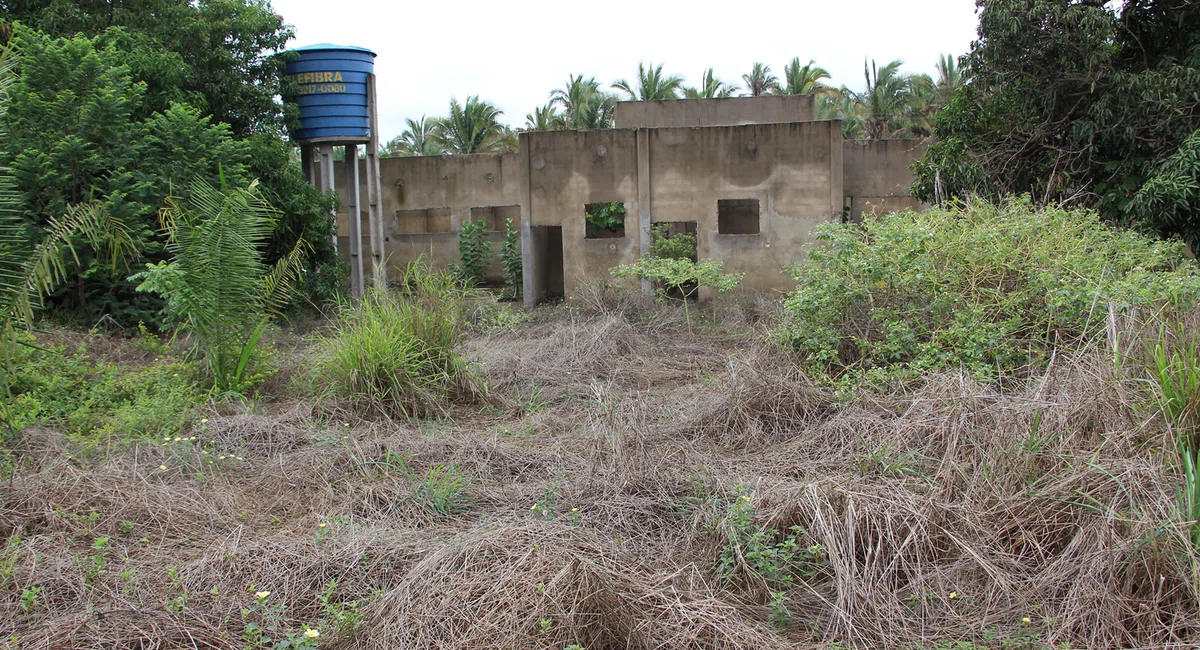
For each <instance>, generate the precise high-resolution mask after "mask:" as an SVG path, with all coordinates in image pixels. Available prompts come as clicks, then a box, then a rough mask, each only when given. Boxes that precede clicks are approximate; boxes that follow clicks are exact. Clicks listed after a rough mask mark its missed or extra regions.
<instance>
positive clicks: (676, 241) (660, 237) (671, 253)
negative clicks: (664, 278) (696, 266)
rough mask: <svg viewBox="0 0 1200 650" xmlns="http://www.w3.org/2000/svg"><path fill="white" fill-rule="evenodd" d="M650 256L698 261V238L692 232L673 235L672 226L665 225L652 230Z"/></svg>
mask: <svg viewBox="0 0 1200 650" xmlns="http://www.w3.org/2000/svg"><path fill="white" fill-rule="evenodd" d="M650 256H651V257H659V258H664V259H675V260H692V261H693V262H694V261H696V236H695V235H693V234H692V233H690V232H681V233H679V234H677V235H675V236H672V235H671V226H670V225H668V224H665V223H660V224H656V225H654V226H653V227H652V228H651V229H650Z"/></svg>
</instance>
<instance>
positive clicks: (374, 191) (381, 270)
mask: <svg viewBox="0 0 1200 650" xmlns="http://www.w3.org/2000/svg"><path fill="white" fill-rule="evenodd" d="M367 113H368V114H369V115H370V116H371V139H370V141H368V142H367V224H368V230H370V234H371V269H372V278H386V277H387V267H386V266H385V265H386V264H387V260H386V254H387V251H386V249H385V246H386V242H385V241H384V239H383V197H382V192H383V190H382V188H381V187H380V183H381V180H380V175H379V113H378V107H377V106H376V102H375V75H368V76H367ZM354 187H355V190H356V191H357V188H358V185H357V183H356V184H355V186H354Z"/></svg>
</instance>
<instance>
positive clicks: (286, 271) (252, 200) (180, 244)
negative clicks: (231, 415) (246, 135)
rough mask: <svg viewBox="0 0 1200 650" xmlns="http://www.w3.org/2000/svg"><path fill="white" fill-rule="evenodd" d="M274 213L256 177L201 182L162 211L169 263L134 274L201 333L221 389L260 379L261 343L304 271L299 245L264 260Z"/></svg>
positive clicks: (174, 315) (176, 318)
mask: <svg viewBox="0 0 1200 650" xmlns="http://www.w3.org/2000/svg"><path fill="white" fill-rule="evenodd" d="M276 216H277V213H276V212H275V210H274V209H273V208H272V207H271V206H270V205H269V204H267V203H266V201H265V200H263V198H262V196H261V195H260V193H259V190H258V184H257V183H251V184H250V186H249V187H247V188H245V189H241V188H235V189H228V188H225V187H224V186H222V187H221V188H220V189H217V188H214V187H212V186H211V185H209V184H207V183H205V182H204V181H203V180H197V181H196V182H195V183H193V186H192V192H191V197H190V199H189V200H187V201H181V200H179V199H175V198H171V199H168V202H167V207H166V208H165V209H164V210H163V212H162V224H163V231H164V233H165V236H166V239H167V250H168V251H170V253H171V255H172V260H171V262H170V263H166V262H160V263H158V264H147V265H146V270H145V271H143V272H141V273H138V274H136V275H134V276H132V277H131V278H130V280H134V281H140V284H139V285H138V287H137V290H138V291H148V292H152V293H157V294H160V295H162V296H163V297H164V298H166V307H165V311H166V313H167V317H168V320H169V321H173V322H177V323H179V324H180V326H181V327H183V329H184V330H185V331H187V332H189V333H190V334H192V335H194V336H195V337H196V343H197V347H198V350H199V353H200V355H201V356H202V358H203V359H204V361H205V363H206V364H207V367H208V370H209V372H210V373H211V375H212V380H213V388H214V389H215V390H217V391H218V392H241V391H243V390H245V389H246V388H248V387H249V386H250V385H252V384H253V382H254V380H255V379H257V378H258V377H256V376H255V375H254V374H253V373H252V372H251V368H250V365H251V361H252V360H253V357H254V352H255V348H256V347H257V346H258V342H259V340H260V338H261V337H262V335H263V333H264V332H265V331H266V329H267V326H268V325H270V323H271V318H272V317H274V316H277V315H278V314H279V312H280V310H281V309H282V308H283V307H284V306H286V305H287V302H288V299H289V298H290V295H291V293H292V283H293V282H295V281H296V280H297V279H298V278H299V276H300V270H301V268H302V266H303V263H304V251H303V250H302V249H301V248H300V246H299V245H298V246H297V247H296V248H294V249H292V252H291V253H290V254H288V255H287V256H285V257H283V258H281V259H280V260H279V261H278V262H277V263H276V264H275V266H274V267H270V266H267V265H266V264H264V263H263V261H262V254H261V252H260V251H261V248H262V244H263V243H264V242H265V241H266V240H267V239H268V238H269V237H270V236H271V232H272V228H273V225H274V220H275V217H276Z"/></svg>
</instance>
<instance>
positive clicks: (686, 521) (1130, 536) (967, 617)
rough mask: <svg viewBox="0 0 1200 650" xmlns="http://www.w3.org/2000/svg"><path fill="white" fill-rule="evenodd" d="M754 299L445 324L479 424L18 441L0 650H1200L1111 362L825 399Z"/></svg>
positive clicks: (621, 298) (1125, 392)
mask: <svg viewBox="0 0 1200 650" xmlns="http://www.w3.org/2000/svg"><path fill="white" fill-rule="evenodd" d="M774 309H775V307H773V306H772V304H771V303H770V302H768V301H765V300H758V299H751V298H738V299H737V300H733V299H731V300H728V301H726V303H725V305H724V307H723V310H724V311H723V312H722V314H721V315H720V317H719V318H718V321H717V325H716V326H715V327H707V328H704V327H698V328H695V331H694V332H689V330H688V327H687V325H686V324H685V322H684V321H683V315H682V314H681V313H680V312H679V310H678V309H677V308H674V307H672V306H669V305H667V306H664V305H657V304H654V303H648V302H644V301H642V300H641V299H638V298H630V297H628V296H625V295H623V294H620V293H617V292H613V291H611V290H595V291H593V292H591V293H589V294H588V295H587V296H583V297H581V298H580V299H579V300H578V304H577V305H576V306H574V307H551V308H546V309H542V310H539V311H537V312H535V314H534V317H533V319H532V320H530V321H529V322H526V323H521V324H517V325H513V326H510V327H503V328H495V329H491V330H486V331H484V330H479V331H475V332H474V333H473V334H471V335H470V336H469V338H468V341H467V342H466V347H465V353H466V356H467V357H469V358H470V359H473V360H474V362H476V363H477V364H478V367H479V368H482V369H483V370H482V372H483V373H484V376H485V378H486V380H487V385H488V389H489V395H490V400H491V401H490V402H484V403H482V404H480V403H479V402H474V403H471V404H469V405H464V406H460V407H457V409H455V408H452V409H451V410H450V413H449V416H450V417H448V418H443V419H438V420H412V421H409V420H399V419H397V420H391V419H388V418H387V417H386V416H384V415H381V414H379V413H374V414H372V415H370V416H369V417H366V416H364V417H359V416H356V415H355V413H361V412H362V411H350V410H337V409H338V407H337V406H336V405H329V404H326V405H314V404H313V403H309V402H307V401H304V400H302V399H298V398H291V399H281V400H279V401H276V402H272V403H258V404H254V405H250V406H244V407H243V406H231V405H228V404H226V405H222V406H220V407H208V408H206V409H204V410H203V411H202V412H199V413H197V415H196V416H195V417H194V418H193V419H192V421H191V423H190V424H189V425H188V426H187V427H186V429H185V430H183V431H180V432H178V435H172V436H169V438H170V439H168V440H163V439H161V438H159V439H157V440H154V441H148V440H141V441H137V442H134V443H121V444H118V443H113V444H111V445H107V446H106V445H102V444H93V445H91V446H89V447H88V448H86V449H85V448H83V447H81V445H80V443H78V442H76V441H74V440H72V439H68V438H66V437H64V436H63V435H61V434H59V433H56V432H55V431H53V430H50V429H46V428H33V429H30V430H27V431H26V432H25V434H24V435H23V436H22V437H20V438H19V439H18V440H17V441H16V442H15V443H13V444H14V450H13V451H14V454H13V455H12V459H13V460H11V461H10V463H9V465H8V466H7V468H6V469H5V479H4V484H3V487H2V488H0V538H6V539H7V542H6V543H5V545H4V547H3V550H2V551H0V632H3V634H4V637H3V640H5V641H7V642H9V644H10V645H11V646H12V647H14V648H23V649H24V648H28V649H39V650H40V649H54V650H59V649H68V648H247V647H250V648H253V647H271V646H270V645H266V644H265V642H264V641H263V639H264V638H265V637H266V636H269V635H270V634H274V635H275V636H273V637H272V638H273V641H272V643H274V640H277V639H281V638H285V637H286V635H287V634H291V640H289V641H287V643H289V644H291V645H285V646H280V647H318V646H319V647H327V648H347V649H348V648H378V649H384V648H506V649H507V648H511V649H514V650H515V649H523V648H555V649H559V648H570V647H575V648H586V649H587V650H606V649H611V648H638V649H643V648H645V649H650V648H656V649H658V648H663V649H665V648H696V649H700V648H748V649H749V648H756V649H757V648H793V647H798V648H834V647H842V648H845V647H857V648H939V647H940V648H976V647H980V648H982V647H986V648H1043V647H1046V648H1049V647H1056V648H1057V647H1071V648H1132V647H1138V648H1148V647H1157V648H1162V647H1189V646H1191V645H1192V644H1194V643H1195V642H1197V641H1198V640H1200V634H1198V631H1197V625H1198V624H1200V609H1198V606H1200V593H1198V592H1197V589H1198V586H1200V579H1198V578H1197V572H1196V571H1197V566H1200V565H1198V564H1197V560H1198V558H1197V557H1196V556H1195V553H1194V551H1193V550H1192V546H1191V544H1190V542H1189V531H1188V530H1187V528H1186V527H1185V526H1182V525H1179V524H1176V523H1173V522H1176V521H1178V520H1179V517H1178V516H1177V513H1176V503H1177V501H1176V491H1177V489H1178V485H1179V484H1180V477H1179V473H1178V470H1177V469H1175V468H1174V466H1173V465H1172V464H1171V463H1170V462H1164V458H1168V457H1169V455H1170V454H1169V452H1170V451H1171V450H1172V449H1173V446H1172V445H1173V442H1172V439H1171V438H1170V434H1169V432H1168V431H1167V428H1166V427H1165V426H1164V424H1163V422H1161V421H1160V419H1159V418H1158V417H1156V416H1155V414H1154V412H1153V410H1152V409H1148V408H1147V407H1146V406H1145V405H1146V404H1147V403H1148V397H1147V395H1146V385H1145V383H1144V382H1143V381H1141V379H1140V377H1142V376H1143V375H1142V374H1141V372H1140V370H1138V369H1135V368H1134V367H1133V366H1132V365H1131V364H1117V363H1114V355H1113V351H1112V349H1111V348H1110V347H1109V346H1108V345H1107V344H1100V343H1097V344H1094V345H1092V346H1090V347H1088V348H1087V349H1086V350H1084V351H1083V352H1080V353H1078V354H1070V355H1068V354H1060V355H1056V356H1055V357H1054V359H1053V362H1052V363H1051V364H1050V366H1049V368H1048V370H1046V371H1044V372H1042V373H1040V374H1038V375H1036V376H1032V377H1030V378H1029V379H1028V380H1027V381H1026V382H1025V383H1024V384H1023V385H1022V387H1018V388H1010V389H1009V390H1008V391H1007V392H1005V393H1003V394H1002V393H1000V392H998V391H997V389H996V388H995V387H994V386H993V385H989V384H980V383H976V382H975V381H973V380H971V379H969V378H968V377H966V376H964V375H962V374H960V373H957V372H942V373H938V374H931V375H928V376H927V377H925V378H924V379H923V380H922V381H921V382H919V383H917V384H915V385H914V387H913V388H911V389H909V390H907V391H905V392H897V393H877V392H876V393H867V392H864V393H862V394H860V395H857V396H855V397H853V398H850V399H847V398H846V397H845V396H844V395H842V396H840V397H839V396H838V395H836V394H835V393H834V392H833V391H831V390H830V389H828V388H824V387H821V386H818V385H815V384H814V383H813V382H812V381H810V380H809V379H808V378H806V376H805V375H804V374H802V373H801V372H799V371H798V370H796V367H795V364H793V363H791V362H790V361H789V360H788V358H787V357H786V356H785V355H784V354H782V353H781V351H780V350H778V349H777V348H775V347H773V345H772V344H768V343H764V342H763V341H764V340H765V339H766V337H765V336H764V334H765V333H766V331H767V330H768V329H769V328H771V327H774V326H775V324H776V322H777V319H776V316H775V315H774V313H773V310H774ZM1111 327H1112V328H1114V330H1115V331H1119V332H1121V333H1123V336H1127V339H1126V340H1131V339H1132V337H1133V336H1134V334H1135V333H1134V332H1132V329H1133V328H1132V326H1130V325H1128V324H1122V323H1120V322H1117V321H1113V323H1112V324H1111ZM114 345H115V344H114ZM176 438H178V440H177V439H176ZM193 438H195V439H194V440H193ZM435 470H436V471H435ZM447 476H448V477H450V478H449V479H448V478H446V477H447ZM439 504H440V506H442V507H436V506H438V505H439ZM262 594H266V595H262ZM272 626H274V627H273V628H272ZM256 629H257V630H259V632H257V633H256V632H255V630H256ZM264 630H265V631H266V632H264ZM314 632H315V634H316V636H312V634H313V633H314ZM256 634H257V636H256ZM256 644H257V645H256ZM955 644H958V645H955Z"/></svg>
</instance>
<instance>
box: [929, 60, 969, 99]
mask: <svg viewBox="0 0 1200 650" xmlns="http://www.w3.org/2000/svg"><path fill="white" fill-rule="evenodd" d="M937 73H938V80H937V84H935V87H936V88H937V103H938V104H940V105H942V106H945V105H946V102H948V101H950V99H951V98H952V97H954V93H956V92H958V89H959V88H962V86H963V83H964V81H965V80H964V79H963V74H962V68H960V67H958V62H957V61H956V60H955V58H954V56H953V55H950V54H943V55H941V56H940V57H938V62H937Z"/></svg>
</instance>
